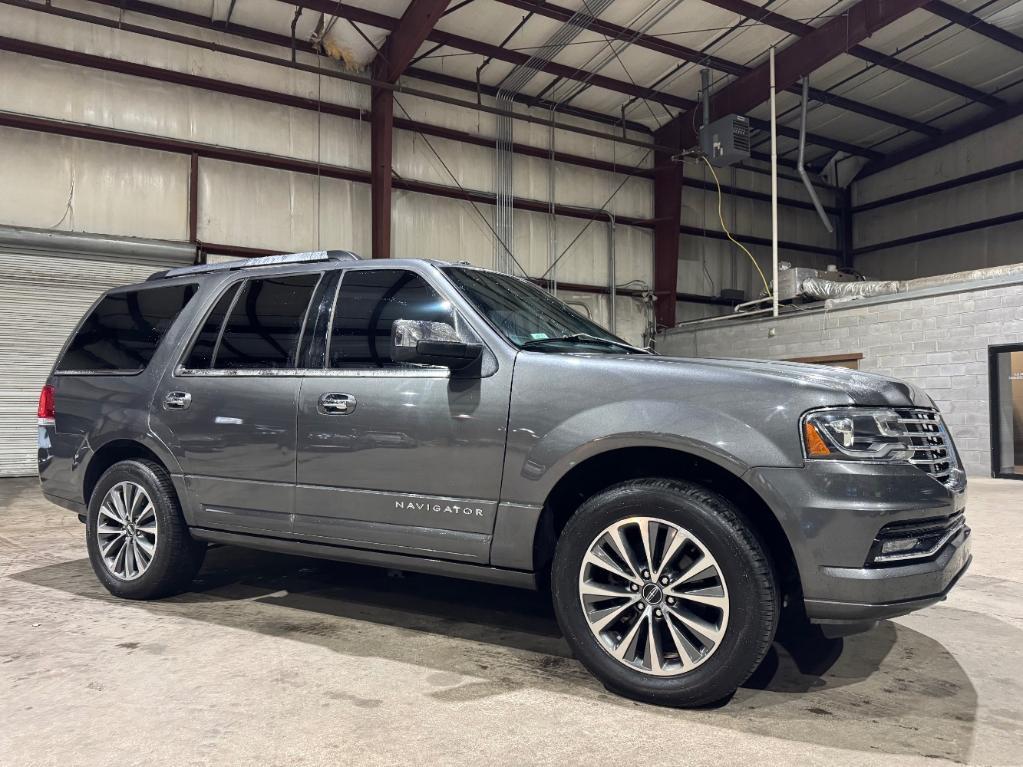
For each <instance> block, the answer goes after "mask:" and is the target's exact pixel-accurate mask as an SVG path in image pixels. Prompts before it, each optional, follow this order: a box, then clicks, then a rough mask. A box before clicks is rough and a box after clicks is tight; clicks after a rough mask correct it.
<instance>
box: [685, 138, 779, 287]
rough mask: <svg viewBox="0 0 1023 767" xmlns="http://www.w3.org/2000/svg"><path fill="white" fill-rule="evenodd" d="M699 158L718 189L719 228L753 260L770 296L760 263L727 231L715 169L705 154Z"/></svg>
mask: <svg viewBox="0 0 1023 767" xmlns="http://www.w3.org/2000/svg"><path fill="white" fill-rule="evenodd" d="M700 159H701V160H703V161H704V163H706V165H707V167H708V168H709V169H710V175H712V176H713V177H714V186H716V187H717V190H718V221H720V222H721V230H722V231H723V232H724V233H725V235H726V236H727V237H728V239H729V240H731V241H732V242H733V243H735V244H736V245H737V246H738V247H739V249H740V250H741V251H742V252H743V253H745V254H746V255H747V256H749V260H750V261H752V262H753V266H754V267H756V270H757V272H758V273H759V274H760V279H762V280H763V281H764V290H766V291H767V295H768V296H771V295H772V293H771V286H770V284H769V283H768V281H767V277H765V276H764V271H763V269H761V268H760V264H758V263H757V260H756V259H755V258H754V257H753V254H752V253H750V252H749V250H748V249H747V248H746V246H745V245H743V244H742V243H741V242H739V241H738V240H737V239H735V238H734V237H733V236H732V233H731V232H730V231H728V225H727V224H726V223H725V214H724V213H723V212H722V210H721V200H722V197H723V194H722V192H721V182H720V181H719V180H718V174H717V171H715V170H714V166H713V165H711V163H710V160H708V159H707V156H706V155H702V154H701V155H700Z"/></svg>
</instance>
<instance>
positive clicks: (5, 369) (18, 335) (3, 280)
mask: <svg viewBox="0 0 1023 767" xmlns="http://www.w3.org/2000/svg"><path fill="white" fill-rule="evenodd" d="M4 234H5V233H4V232H0V477H3V476H6V477H11V476H27V475H32V474H35V473H36V439H37V432H36V406H37V403H38V399H39V389H40V388H41V387H42V385H43V383H44V382H45V381H46V377H47V375H49V372H50V368H51V367H52V366H53V363H54V360H55V359H56V357H57V354H58V353H59V352H60V349H61V347H62V346H63V345H64V341H65V340H67V337H68V336H69V335H70V334H71V331H72V330H73V329H74V327H75V325H76V324H77V323H78V321H79V320H80V319H81V317H82V315H83V314H84V313H85V311H86V310H87V309H88V308H89V306H90V305H91V304H92V303H93V301H95V300H96V298H97V297H98V296H99V295H100V294H101V293H102V292H103V291H105V290H108V289H110V288H112V287H116V286H118V285H125V284H128V283H132V282H139V281H141V280H144V279H145V278H146V277H148V276H149V275H150V274H152V273H153V272H154V271H156V270H157V269H160V268H166V267H168V266H180V265H182V264H185V263H189V262H190V260H191V253H192V251H191V249H190V248H188V247H187V246H180V245H177V244H176V243H167V244H166V245H163V244H161V245H162V246H163V247H159V246H158V247H153V246H154V243H134V242H132V241H112V240H107V239H105V238H104V239H102V240H101V239H98V238H97V239H94V238H83V237H78V236H72V237H68V238H67V240H66V241H62V240H60V239H54V237H53V235H51V234H49V233H47V237H46V238H45V246H46V247H45V249H37V248H33V247H26V244H31V243H26V242H25V237H24V230H21V231H20V232H19V237H18V238H17V241H16V242H12V241H11V240H12V238H11V237H5V236H4ZM83 241H84V245H83ZM101 243H106V244H107V245H108V246H109V247H107V248H105V250H107V251H108V252H110V251H113V253H112V254H111V255H104V254H101V253H91V252H83V250H85V251H90V250H94V249H95V250H99V249H104V248H101V247H99V245H100V244H101ZM69 246H70V247H69ZM125 246H128V247H127V249H126V248H125ZM132 246H135V254H134V255H132ZM61 251H64V252H61Z"/></svg>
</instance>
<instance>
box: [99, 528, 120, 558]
mask: <svg viewBox="0 0 1023 767" xmlns="http://www.w3.org/2000/svg"><path fill="white" fill-rule="evenodd" d="M123 538H124V533H123V532H120V533H117V534H116V535H115V536H114V537H113V538H111V539H110V540H109V541H108V542H107V543H106V544H104V545H103V548H102V549H101V550H100V554H101V555H103V556H104V557H105V556H107V555H108V554H109V553H110V550H111V549H113V548H114V546H116V545H117V544H118V543H119V542H120V541H121V540H122V539H123Z"/></svg>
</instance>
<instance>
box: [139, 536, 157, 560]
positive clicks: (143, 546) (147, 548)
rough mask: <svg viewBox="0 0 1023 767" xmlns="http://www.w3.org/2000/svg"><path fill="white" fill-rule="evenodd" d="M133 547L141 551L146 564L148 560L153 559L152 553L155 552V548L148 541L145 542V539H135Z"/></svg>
mask: <svg viewBox="0 0 1023 767" xmlns="http://www.w3.org/2000/svg"><path fill="white" fill-rule="evenodd" d="M135 546H136V547H137V548H138V549H140V550H141V551H142V553H143V554H145V555H146V561H147V562H148V561H149V560H150V559H152V558H153V553H154V552H155V551H156V546H154V545H153V544H151V543H150V542H149V541H147V540H146V539H145V538H143V537H142V536H139V537H138V538H136V539H135Z"/></svg>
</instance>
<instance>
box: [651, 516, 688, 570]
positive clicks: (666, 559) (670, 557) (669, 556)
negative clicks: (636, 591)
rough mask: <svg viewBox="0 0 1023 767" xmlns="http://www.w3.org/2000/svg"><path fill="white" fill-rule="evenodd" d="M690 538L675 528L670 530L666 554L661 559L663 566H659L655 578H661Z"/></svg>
mask: <svg viewBox="0 0 1023 767" xmlns="http://www.w3.org/2000/svg"><path fill="white" fill-rule="evenodd" d="M688 540H689V538H688V536H686V534H685V533H682V532H680V531H678V530H676V529H674V528H671V527H669V528H668V541H667V543H666V544H665V546H664V554H663V556H662V557H661V564H660V565H658V567H657V570H656V572H655V573H654V578H655V579H657V578H660V577H661V574H662V573H663V572H664V569H665V568H666V567H667V566H668V565H669V564H671V562H673V561H674V559H675V555H676V554H678V552H679V550H680V549H681V548H682V546H683V545H684V544H685V542H686V541H688Z"/></svg>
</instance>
